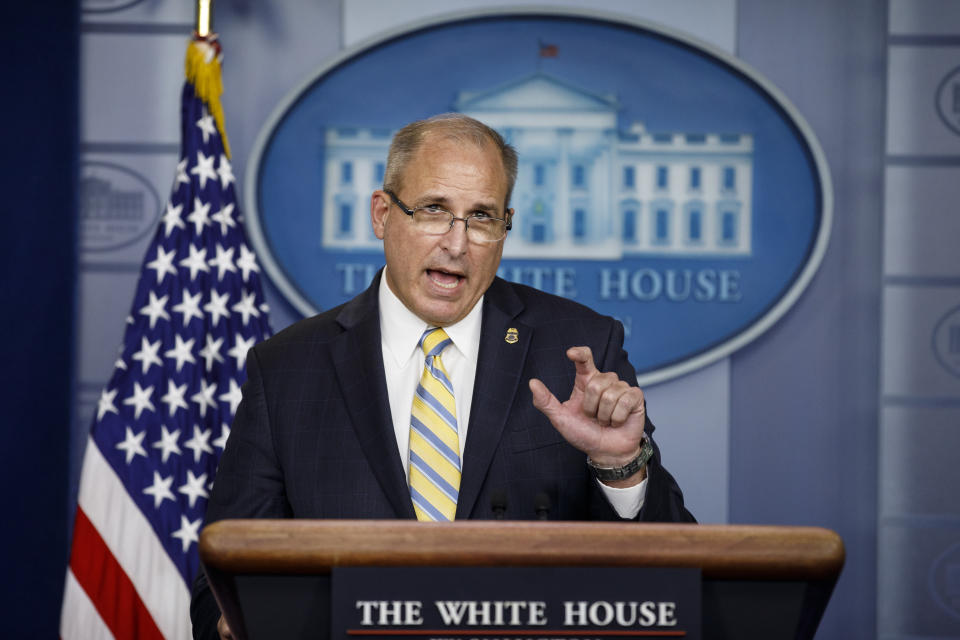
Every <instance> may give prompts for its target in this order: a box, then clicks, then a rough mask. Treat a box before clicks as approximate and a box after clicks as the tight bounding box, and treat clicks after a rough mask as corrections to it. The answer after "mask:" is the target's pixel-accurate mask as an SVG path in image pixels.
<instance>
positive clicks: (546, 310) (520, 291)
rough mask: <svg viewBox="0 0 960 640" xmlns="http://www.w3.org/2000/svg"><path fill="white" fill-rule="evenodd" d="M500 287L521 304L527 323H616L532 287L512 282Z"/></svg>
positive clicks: (577, 304) (584, 306) (567, 300)
mask: <svg viewBox="0 0 960 640" xmlns="http://www.w3.org/2000/svg"><path fill="white" fill-rule="evenodd" d="M501 282H502V285H503V286H505V287H507V288H509V289H510V290H512V292H513V293H514V294H515V295H516V297H517V299H518V300H519V301H520V302H521V303H522V304H523V313H522V314H521V316H522V318H523V319H524V320H525V321H527V322H536V323H539V324H542V323H551V322H569V321H570V320H577V321H580V322H588V323H597V324H611V323H615V322H617V320H615V319H614V318H611V317H610V316H606V315H603V314H600V313H597V312H596V311H594V310H593V309H591V308H590V307H588V306H586V305H583V304H580V303H579V302H574V301H573V300H570V299H569V298H563V297H561V296H557V295H554V294H552V293H546V292H544V291H541V290H539V289H534V288H533V287H530V286H527V285H524V284H517V283H514V282H507V281H505V280H503V281H501Z"/></svg>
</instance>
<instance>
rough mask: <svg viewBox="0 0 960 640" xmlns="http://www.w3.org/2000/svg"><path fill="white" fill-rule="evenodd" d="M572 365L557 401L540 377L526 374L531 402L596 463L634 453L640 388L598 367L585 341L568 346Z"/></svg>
mask: <svg viewBox="0 0 960 640" xmlns="http://www.w3.org/2000/svg"><path fill="white" fill-rule="evenodd" d="M567 357H568V358H569V359H570V360H571V361H572V362H573V363H574V365H575V366H576V369H577V373H576V379H575V381H574V384H573V391H572V392H571V393H570V398H569V399H568V400H567V401H565V402H560V401H559V400H558V399H557V397H556V396H554V395H553V393H551V392H550V390H549V389H547V387H546V385H544V384H543V383H542V382H541V381H540V380H537V379H536V378H532V379H531V380H530V392H531V393H532V394H533V406H535V407H536V408H537V409H539V410H540V411H541V412H543V414H544V415H545V416H547V418H548V419H549V420H550V422H551V424H553V426H554V428H555V429H556V430H557V431H559V432H560V434H561V435H562V436H563V437H564V439H566V440H567V442H569V443H570V444H571V445H573V446H574V447H576V448H577V449H579V450H580V451H583V452H584V453H586V454H587V455H588V456H590V459H591V460H593V462H595V463H596V464H598V465H601V466H610V467H618V466H623V465H625V464H627V463H628V462H630V461H631V460H633V459H634V458H636V456H637V453H638V451H639V450H640V440H641V439H642V438H643V426H644V423H645V422H646V410H645V408H644V402H643V391H642V390H641V389H640V388H638V387H635V386H632V385H630V384H629V383H627V382H625V381H624V380H621V379H620V378H619V376H617V374H616V373H614V372H612V371H608V372H601V371H599V370H598V369H597V367H596V365H595V364H594V362H593V353H592V352H591V351H590V347H571V348H570V349H567Z"/></svg>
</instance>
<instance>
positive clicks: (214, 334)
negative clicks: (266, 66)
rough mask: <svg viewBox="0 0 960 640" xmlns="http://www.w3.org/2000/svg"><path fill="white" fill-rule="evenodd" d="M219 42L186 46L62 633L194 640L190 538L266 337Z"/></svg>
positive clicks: (92, 470)
mask: <svg viewBox="0 0 960 640" xmlns="http://www.w3.org/2000/svg"><path fill="white" fill-rule="evenodd" d="M219 93H220V62H219V45H218V44H217V42H216V40H215V38H213V37H211V38H206V39H199V38H195V39H194V41H193V42H191V43H190V45H189V46H188V53H187V82H186V83H185V84H184V87H183V102H182V109H181V114H182V123H181V128H182V139H181V147H180V149H181V151H180V162H179V163H178V164H177V168H176V175H175V177H174V180H173V188H172V191H171V194H170V200H169V201H168V203H167V205H166V211H165V213H164V214H163V217H162V219H161V221H160V225H159V227H158V229H157V232H156V235H155V237H154V238H153V241H152V242H151V244H150V248H149V249H148V250H147V254H146V256H145V257H144V261H143V268H142V269H141V273H140V278H139V282H138V284H137V291H136V295H135V296H134V300H133V307H132V310H131V312H130V316H129V317H128V318H127V325H126V330H125V335H124V340H123V346H122V351H121V354H120V357H119V359H118V360H117V361H116V365H115V369H114V371H113V375H112V377H111V378H110V382H109V383H108V384H107V386H106V388H104V389H103V391H102V392H101V394H100V399H99V401H98V403H97V409H96V413H95V415H94V416H93V425H92V427H91V429H90V437H89V439H88V441H87V445H86V453H85V455H84V460H83V470H82V473H81V478H80V492H79V498H78V504H77V513H76V521H75V524H74V532H73V548H72V552H71V557H70V566H69V568H68V570H67V578H66V585H65V589H64V602H63V611H62V615H61V621H60V637H61V638H63V639H64V640H69V639H70V638H83V639H85V640H87V639H90V638H109V637H115V638H160V637H163V638H189V637H190V619H189V606H190V585H191V583H192V581H193V578H194V575H195V574H196V572H197V570H198V567H199V560H198V556H197V541H198V534H199V532H200V528H201V525H202V522H203V515H204V512H205V510H206V503H207V497H208V495H209V492H210V489H211V487H212V483H213V475H214V472H215V471H216V468H217V462H218V460H219V458H220V453H221V452H222V451H223V447H224V445H225V444H226V442H227V437H228V436H229V435H230V426H229V425H230V423H231V421H232V419H233V415H234V413H235V412H236V410H237V405H238V404H239V402H240V385H241V384H242V383H243V381H244V380H245V379H246V374H245V366H244V365H245V362H246V355H247V350H248V349H249V348H250V347H251V346H253V345H254V344H255V343H256V342H258V341H260V340H262V339H264V338H266V337H268V336H269V335H270V329H269V326H268V323H267V305H266V304H265V302H264V298H263V290H262V288H261V283H260V268H259V266H258V264H257V260H256V258H255V257H254V254H253V252H252V251H251V250H250V248H249V246H248V244H247V240H246V235H245V233H244V230H243V226H242V218H241V216H240V212H239V210H238V208H237V199H236V191H235V178H234V175H233V172H232V170H231V166H230V161H229V159H228V152H227V151H226V149H228V148H229V147H227V146H226V141H225V140H224V138H223V135H222V133H223V127H222V109H221V108H220V103H219Z"/></svg>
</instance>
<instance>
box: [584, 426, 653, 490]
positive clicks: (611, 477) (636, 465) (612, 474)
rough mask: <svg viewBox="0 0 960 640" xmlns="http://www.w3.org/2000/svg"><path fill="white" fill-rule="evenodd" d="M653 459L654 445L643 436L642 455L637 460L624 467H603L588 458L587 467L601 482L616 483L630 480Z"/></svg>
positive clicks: (639, 454)
mask: <svg viewBox="0 0 960 640" xmlns="http://www.w3.org/2000/svg"><path fill="white" fill-rule="evenodd" d="M652 457H653V445H652V444H650V438H648V437H647V436H643V440H641V441H640V453H638V454H637V457H636V458H634V459H633V460H631V461H630V462H628V463H627V464H625V465H623V466H622V467H601V466H598V465H597V464H596V463H594V461H593V460H591V459H590V458H589V456H588V457H587V466H589V467H590V471H591V472H593V477H594V478H596V479H597V480H599V481H600V482H615V481H617V480H624V479H626V478H629V477H630V476H632V475H633V474H635V473H637V472H639V471H640V470H641V469H643V468H644V467H645V466H647V462H649V461H650V458H652Z"/></svg>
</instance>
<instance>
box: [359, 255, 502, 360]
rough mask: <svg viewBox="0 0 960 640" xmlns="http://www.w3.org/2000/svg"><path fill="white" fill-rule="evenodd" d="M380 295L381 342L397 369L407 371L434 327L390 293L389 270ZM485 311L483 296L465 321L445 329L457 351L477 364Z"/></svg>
mask: <svg viewBox="0 0 960 640" xmlns="http://www.w3.org/2000/svg"><path fill="white" fill-rule="evenodd" d="M377 295H378V297H379V301H380V336H381V340H382V341H383V344H384V346H386V348H387V351H388V352H389V353H390V355H391V356H392V357H393V358H394V360H395V361H396V363H397V365H398V366H399V367H403V366H404V365H406V364H407V362H408V361H409V360H410V358H411V356H413V354H414V353H415V352H416V349H417V343H418V342H420V336H422V335H423V332H424V331H426V329H427V327H429V326H430V325H428V324H427V323H426V322H425V321H423V320H421V319H420V318H419V317H417V315H416V314H415V313H413V312H412V311H410V309H408V308H407V307H406V305H404V304H403V302H401V300H400V298H398V297H397V295H396V294H395V293H394V292H393V291H391V290H390V285H388V284H387V270H386V269H384V270H383V275H382V276H381V277H380V291H379V292H378V294H377ZM482 309H483V296H481V297H480V299H479V300H478V301H477V304H475V305H473V309H471V310H470V313H468V314H467V315H466V316H464V318H463V319H462V320H460V321H459V322H457V323H456V324H452V325H450V326H449V327H444V331H446V332H447V335H448V336H449V337H450V340H452V341H453V346H454V348H456V349H457V351H459V352H460V354H461V355H463V356H464V357H465V358H467V359H468V360H471V361H473V362H476V361H477V354H479V353H480V325H481V321H482V319H483V314H482V313H481V310H482Z"/></svg>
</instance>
